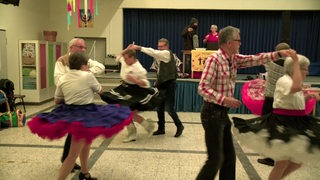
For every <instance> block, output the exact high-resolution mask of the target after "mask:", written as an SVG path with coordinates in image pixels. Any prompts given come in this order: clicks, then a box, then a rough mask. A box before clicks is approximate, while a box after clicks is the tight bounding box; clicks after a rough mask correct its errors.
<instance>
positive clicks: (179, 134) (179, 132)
mask: <svg viewBox="0 0 320 180" xmlns="http://www.w3.org/2000/svg"><path fill="white" fill-rule="evenodd" d="M183 130H184V126H183V125H182V124H181V125H180V126H178V127H177V132H176V134H175V135H174V137H179V136H181V134H182V132H183Z"/></svg>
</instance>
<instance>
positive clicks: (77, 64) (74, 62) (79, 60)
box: [69, 52, 88, 70]
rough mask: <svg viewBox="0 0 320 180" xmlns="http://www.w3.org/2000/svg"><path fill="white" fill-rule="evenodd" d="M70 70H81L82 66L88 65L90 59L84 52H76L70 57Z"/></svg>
mask: <svg viewBox="0 0 320 180" xmlns="http://www.w3.org/2000/svg"><path fill="white" fill-rule="evenodd" d="M69 64H70V69H77V70H80V69H81V66H83V65H87V64H88V57H87V56H86V55H85V54H84V53H82V52H74V53H72V54H71V55H70V56H69Z"/></svg>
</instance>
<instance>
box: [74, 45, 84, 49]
mask: <svg viewBox="0 0 320 180" xmlns="http://www.w3.org/2000/svg"><path fill="white" fill-rule="evenodd" d="M72 46H74V47H77V48H80V49H87V47H86V46H78V45H72Z"/></svg>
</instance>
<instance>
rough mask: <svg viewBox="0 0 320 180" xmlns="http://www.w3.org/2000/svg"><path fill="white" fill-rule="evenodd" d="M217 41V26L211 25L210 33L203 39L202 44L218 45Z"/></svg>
mask: <svg viewBox="0 0 320 180" xmlns="http://www.w3.org/2000/svg"><path fill="white" fill-rule="evenodd" d="M218 41H219V33H218V26H217V25H215V24H212V25H211V27H210V32H209V33H208V34H207V35H206V36H205V37H204V39H203V43H204V44H207V43H210V42H213V43H218Z"/></svg>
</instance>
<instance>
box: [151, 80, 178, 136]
mask: <svg viewBox="0 0 320 180" xmlns="http://www.w3.org/2000/svg"><path fill="white" fill-rule="evenodd" d="M158 89H159V91H160V94H163V93H165V95H164V98H163V100H162V101H161V103H160V104H159V106H158V108H157V115H158V129H161V130H164V129H165V113H164V112H165V109H166V110H167V111H168V114H169V115H170V117H171V118H172V119H173V121H174V124H175V125H176V126H177V127H180V126H182V123H181V121H180V119H179V116H178V114H177V112H176V110H175V108H174V103H175V92H176V80H170V81H167V82H164V83H163V84H161V85H159V86H158Z"/></svg>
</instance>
